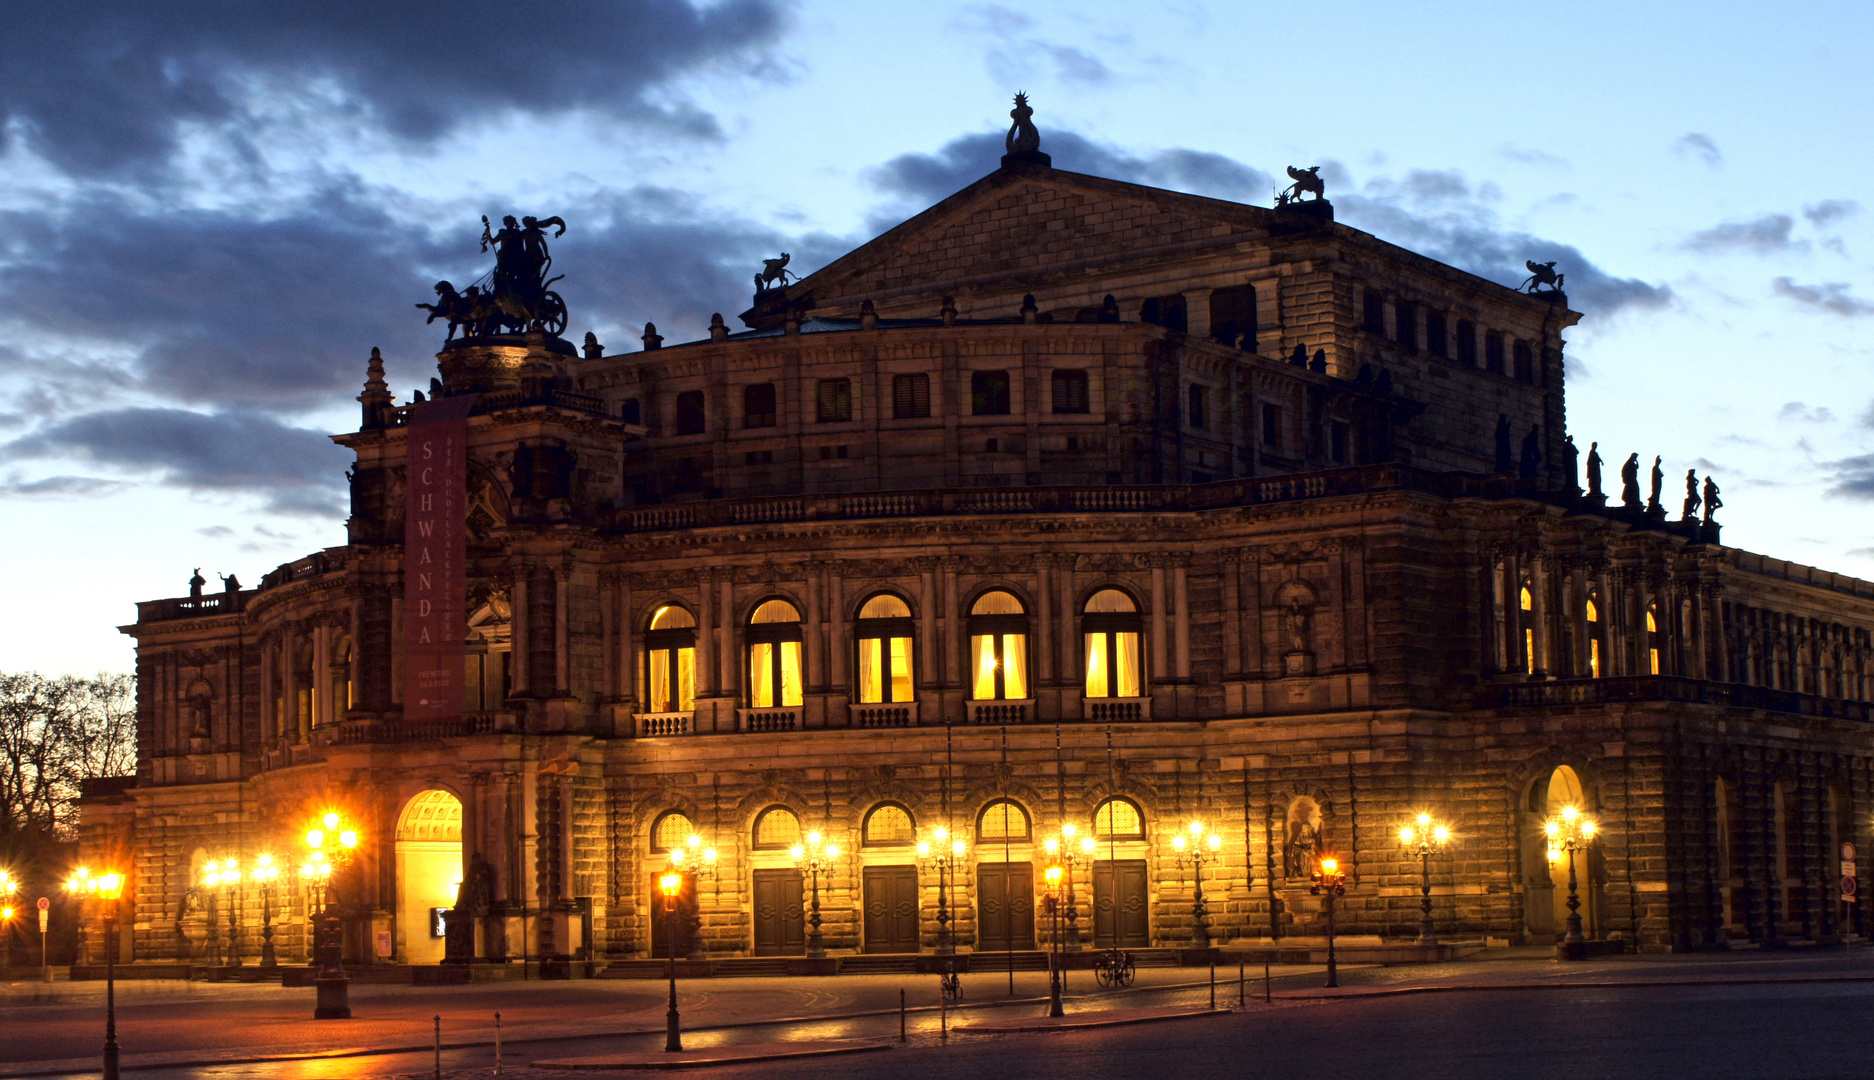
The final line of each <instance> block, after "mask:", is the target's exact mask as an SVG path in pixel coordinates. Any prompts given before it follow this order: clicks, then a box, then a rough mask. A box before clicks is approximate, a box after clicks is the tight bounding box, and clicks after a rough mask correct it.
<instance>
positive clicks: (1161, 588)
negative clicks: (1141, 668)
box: [1152, 559, 1170, 679]
mask: <svg viewBox="0 0 1874 1080" xmlns="http://www.w3.org/2000/svg"><path fill="white" fill-rule="evenodd" d="M1167 645H1168V642H1167V641H1166V640H1165V564H1164V560H1162V559H1154V560H1153V561H1152V678H1153V679H1163V678H1166V677H1167V676H1168V675H1169V674H1170V665H1169V664H1167V663H1166V655H1167V654H1166V646H1167Z"/></svg>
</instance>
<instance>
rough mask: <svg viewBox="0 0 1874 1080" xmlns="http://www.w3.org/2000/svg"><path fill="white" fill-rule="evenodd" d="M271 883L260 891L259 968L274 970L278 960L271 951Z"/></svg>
mask: <svg viewBox="0 0 1874 1080" xmlns="http://www.w3.org/2000/svg"><path fill="white" fill-rule="evenodd" d="M273 897H274V892H273V883H272V882H271V881H269V882H268V883H267V884H265V885H263V886H261V889H260V966H261V967H263V968H276V967H279V966H280V958H279V957H278V956H276V955H275V954H274V951H273Z"/></svg>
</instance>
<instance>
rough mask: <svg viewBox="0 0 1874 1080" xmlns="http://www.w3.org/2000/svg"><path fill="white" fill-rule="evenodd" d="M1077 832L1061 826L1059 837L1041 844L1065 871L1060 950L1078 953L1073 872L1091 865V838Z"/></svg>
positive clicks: (1070, 825)
mask: <svg viewBox="0 0 1874 1080" xmlns="http://www.w3.org/2000/svg"><path fill="white" fill-rule="evenodd" d="M1078 832H1079V830H1077V829H1075V828H1074V826H1073V825H1072V824H1071V823H1063V824H1062V825H1061V834H1060V835H1059V836H1050V837H1048V838H1047V840H1046V841H1045V842H1044V843H1043V845H1042V846H1043V847H1045V848H1046V849H1047V853H1048V858H1049V859H1059V861H1060V865H1061V866H1063V867H1065V868H1066V870H1067V894H1066V899H1067V904H1066V911H1065V912H1064V914H1065V915H1066V917H1067V940H1066V941H1065V942H1063V943H1062V945H1061V948H1062V950H1063V951H1065V952H1079V951H1080V909H1079V908H1078V907H1077V906H1076V905H1075V896H1074V871H1075V870H1077V869H1079V868H1081V867H1083V866H1091V865H1093V851H1094V845H1093V837H1091V836H1078V835H1077V834H1078Z"/></svg>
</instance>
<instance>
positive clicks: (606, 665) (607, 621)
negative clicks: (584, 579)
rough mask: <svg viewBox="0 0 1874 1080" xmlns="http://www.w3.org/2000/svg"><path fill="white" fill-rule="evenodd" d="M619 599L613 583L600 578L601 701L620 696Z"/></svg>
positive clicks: (601, 576)
mask: <svg viewBox="0 0 1874 1080" xmlns="http://www.w3.org/2000/svg"><path fill="white" fill-rule="evenodd" d="M617 604H618V597H617V596H616V595H615V594H614V590H613V588H612V583H611V582H610V581H609V580H607V579H606V577H605V576H604V575H603V574H601V575H600V577H599V697H600V700H601V701H604V700H608V699H611V698H615V697H617V696H618V661H617V656H618V654H617V651H616V646H615V644H614V636H615V635H616V634H617V633H618V612H617Z"/></svg>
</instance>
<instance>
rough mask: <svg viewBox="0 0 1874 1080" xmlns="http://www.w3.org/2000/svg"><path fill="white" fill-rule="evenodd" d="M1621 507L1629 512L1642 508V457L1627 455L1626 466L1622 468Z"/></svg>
mask: <svg viewBox="0 0 1874 1080" xmlns="http://www.w3.org/2000/svg"><path fill="white" fill-rule="evenodd" d="M1620 505H1621V506H1623V507H1625V508H1626V509H1628V510H1635V511H1637V510H1639V509H1640V508H1641V507H1640V455H1638V454H1629V455H1627V461H1626V464H1624V465H1622V466H1621V467H1620Z"/></svg>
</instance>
